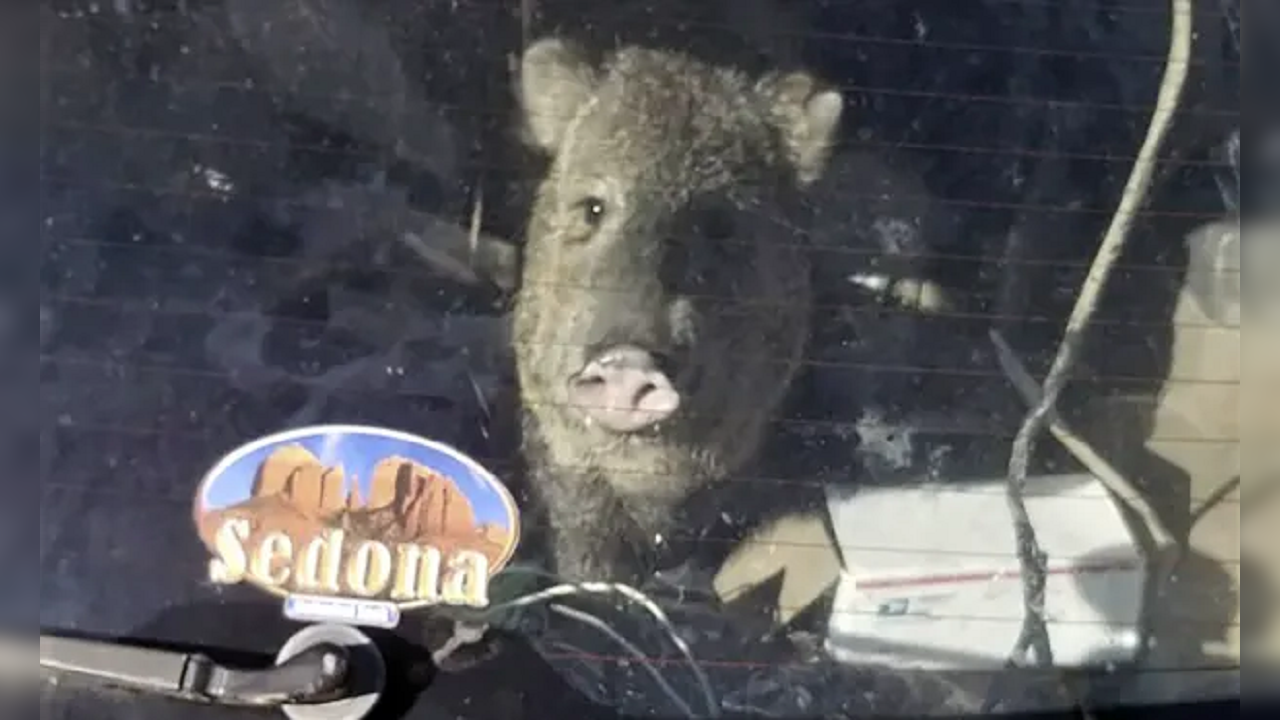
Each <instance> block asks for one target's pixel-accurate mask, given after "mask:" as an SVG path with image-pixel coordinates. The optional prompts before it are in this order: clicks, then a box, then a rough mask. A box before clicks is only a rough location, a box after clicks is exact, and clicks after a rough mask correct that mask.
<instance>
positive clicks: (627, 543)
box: [513, 37, 843, 581]
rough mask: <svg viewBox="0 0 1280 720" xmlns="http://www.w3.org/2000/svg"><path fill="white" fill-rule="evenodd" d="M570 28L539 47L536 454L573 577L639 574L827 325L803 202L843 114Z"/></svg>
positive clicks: (525, 326) (531, 399)
mask: <svg viewBox="0 0 1280 720" xmlns="http://www.w3.org/2000/svg"><path fill="white" fill-rule="evenodd" d="M589 57H590V56H589V55H588V54H587V53H586V51H584V50H583V48H582V47H581V46H580V45H577V44H575V43H573V42H570V41H566V40H563V39H560V38H556V37H552V38H546V39H542V40H539V41H537V42H535V43H534V44H532V45H531V46H530V47H529V49H528V50H527V51H526V53H525V54H524V56H523V62H522V68H521V76H520V82H519V88H518V91H519V94H520V97H521V101H522V103H523V109H524V114H525V118H526V121H527V124H528V131H529V136H530V138H531V141H532V142H534V143H536V144H537V146H539V147H540V148H541V149H543V150H544V151H545V152H546V153H547V154H548V155H549V156H550V157H551V163H550V169H549V171H548V174H547V175H546V177H545V179H544V180H543V181H542V182H541V184H540V186H539V188H538V191H537V194H536V198H535V200H534V204H533V208H532V212H531V216H530V221H529V226H528V232H527V236H526V245H525V251H524V253H525V257H524V268H523V271H522V279H521V287H520V289H519V291H518V293H517V296H516V302H515V308H514V315H513V342H514V343H515V346H516V350H515V354H516V370H517V378H518V381H519V384H520V392H521V400H522V405H523V412H524V422H523V433H524V441H523V442H524V444H525V460H526V462H527V464H528V475H529V480H530V483H531V486H532V488H533V489H534V490H535V492H536V493H538V494H539V495H540V498H541V500H542V504H543V506H544V509H545V511H546V512H547V514H548V516H549V517H548V520H549V525H550V531H551V538H550V540H551V543H552V547H553V556H554V561H555V565H556V570H557V572H558V574H560V575H561V576H563V577H566V578H570V579H578V580H582V579H601V580H602V579H614V580H624V581H626V580H629V581H635V580H637V579H639V578H640V577H643V576H644V575H646V574H647V572H648V571H649V570H652V569H653V565H654V562H655V561H656V559H657V549H658V546H660V545H661V544H662V538H664V537H668V536H669V533H670V532H671V531H678V530H680V529H682V528H681V522H682V521H681V519H680V518H679V517H678V511H679V508H680V507H681V505H682V503H683V501H684V500H685V499H686V498H687V497H688V496H689V495H690V494H691V493H693V492H694V491H695V490H698V489H700V488H703V487H705V486H707V485H708V484H710V483H714V482H716V481H718V480H722V479H726V478H727V476H728V475H729V474H730V473H732V472H734V471H735V470H737V469H739V468H741V467H743V466H744V465H745V463H746V462H747V461H748V460H749V459H750V458H751V457H752V455H753V453H754V452H755V451H756V449H757V446H758V445H759V443H760V440H761V437H762V433H763V431H764V429H765V427H766V424H767V421H768V419H769V417H770V414H771V413H772V412H773V411H774V410H775V408H776V407H777V406H778V404H779V403H780V401H781V400H782V399H783V398H784V396H785V395H786V393H787V391H788V388H789V385H790V383H791V381H792V378H793V376H794V375H795V373H796V370H797V367H798V365H799V364H800V361H801V356H802V353H803V351H804V347H805V343H806V338H807V336H808V327H809V322H808V318H809V313H810V307H809V301H808V300H809V296H810V280H809V263H808V257H807V254H806V247H805V233H804V231H803V226H804V215H805V212H804V207H805V202H804V192H805V190H806V188H808V187H809V186H811V185H812V184H813V183H814V182H815V181H816V180H817V179H818V178H819V177H820V176H821V174H822V171H823V168H824V165H825V163H826V161H827V158H828V154H829V146H830V144H831V143H832V141H833V139H834V135H835V134H836V132H837V127H838V125H839V120H840V115H841V111H842V107H843V104H842V99H841V96H840V94H839V93H838V92H836V91H832V90H824V89H821V88H819V86H818V83H817V81H816V80H815V79H814V78H813V77H811V76H810V75H809V74H807V73H805V72H803V71H791V72H781V71H778V72H764V73H758V74H757V73H749V72H746V71H744V70H742V69H741V68H740V67H736V66H730V65H720V64H716V63H713V62H709V61H707V60H700V59H695V58H694V57H693V56H691V55H686V54H683V53H680V52H674V51H667V50H655V49H647V48H643V47H639V46H623V47H621V48H619V49H617V50H616V51H614V52H612V53H609V54H607V55H605V56H604V57H603V59H601V60H599V61H593V60H592V59H589Z"/></svg>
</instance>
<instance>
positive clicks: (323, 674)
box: [40, 625, 385, 720]
mask: <svg viewBox="0 0 1280 720" xmlns="http://www.w3.org/2000/svg"><path fill="white" fill-rule="evenodd" d="M40 667H41V669H42V670H48V671H52V672H58V673H72V674H75V675H79V676H82V677H86V678H89V679H92V680H94V681H97V682H100V683H103V684H106V685H109V686H111V687H117V688H122V689H128V690H134V691H138V692H145V693H152V694H158V695H164V696H167V697H172V698H177V699H181V700H187V701H191V702H201V703H211V704H217V705H237V706H254V707H281V708H282V709H284V710H285V711H286V712H287V713H288V714H289V715H290V716H295V717H296V716H298V715H306V713H305V707H306V706H319V705H325V706H326V710H328V709H329V708H328V707H327V706H330V705H332V706H333V708H334V709H337V708H338V707H339V706H341V708H342V709H343V710H350V711H351V712H349V713H348V712H342V713H341V714H340V715H337V717H342V718H348V719H350V720H354V719H355V718H359V717H363V716H364V714H366V713H367V711H368V709H370V708H371V707H372V706H373V705H374V703H375V702H376V701H377V699H378V696H379V695H380V693H381V690H382V684H383V679H384V678H383V674H384V671H385V669H384V667H383V663H382V658H381V656H380V655H379V654H378V651H377V649H376V648H375V647H374V645H373V644H372V642H371V641H370V640H369V639H368V637H366V636H365V635H364V634H363V633H361V632H360V631H358V630H355V629H354V628H351V627H346V626H335V625H313V626H310V627H307V628H304V629H303V630H302V631H301V632H299V633H297V634H295V635H294V636H293V637H292V638H290V639H289V641H288V642H287V643H285V646H284V647H283V648H282V649H281V651H280V654H279V656H278V657H277V659H276V663H275V665H271V666H267V667H259V668H247V667H231V666H228V665H222V664H219V663H217V662H215V661H214V660H213V659H212V658H210V657H209V656H207V655H205V654H203V653H200V652H177V651H173V650H163V649H159V648H148V647H139V646H136V645H131V644H125V643H122V642H116V641H111V640H88V639H82V638H71V637H60V636H55V635H48V634H41V635H40ZM300 710H301V711H302V712H298V711H300ZM327 715H328V716H329V717H335V715H334V714H333V713H332V711H330V712H329V713H327Z"/></svg>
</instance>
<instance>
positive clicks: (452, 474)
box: [204, 430, 511, 529]
mask: <svg viewBox="0 0 1280 720" xmlns="http://www.w3.org/2000/svg"><path fill="white" fill-rule="evenodd" d="M286 445H301V446H303V447H304V448H306V449H307V450H309V451H311V453H312V454H313V455H315V456H316V457H317V458H319V459H320V462H321V463H323V464H325V465H327V466H330V467H333V466H335V465H342V468H343V474H344V476H345V478H346V481H347V483H348V485H347V487H348V488H349V487H350V483H351V480H352V478H353V477H354V478H356V480H357V482H358V484H359V486H360V497H365V498H367V497H369V479H370V477H371V476H372V475H373V469H374V467H376V466H377V464H378V463H379V462H381V461H382V460H384V459H386V458H388V457H391V456H393V455H398V456H401V457H407V458H409V459H411V460H414V461H416V462H418V463H421V464H422V465H424V466H426V467H428V468H431V469H433V470H435V471H436V472H438V473H440V474H442V475H445V476H447V477H449V478H451V479H452V480H453V481H454V482H455V483H457V485H458V488H459V489H460V490H461V491H462V492H463V494H465V495H466V496H467V498H468V499H469V500H470V501H471V505H472V507H473V508H474V509H475V513H476V519H477V520H478V521H479V522H482V523H495V524H497V525H499V526H501V527H504V528H507V529H510V528H511V518H509V517H508V516H507V513H508V508H507V505H506V503H505V502H504V500H503V496H502V494H501V493H500V491H499V490H496V489H495V488H493V487H492V486H491V485H490V484H489V482H488V481H487V480H486V479H485V477H484V476H481V475H477V473H474V472H472V470H471V469H470V468H469V467H468V466H467V465H466V464H465V463H463V462H461V461H460V460H458V459H457V458H456V457H454V456H453V455H451V454H449V453H447V452H442V451H440V450H438V449H436V448H434V447H430V446H427V445H422V444H419V443H416V442H413V441H411V440H408V439H402V438H397V437H386V436H383V435H378V434H374V433H372V432H353V431H350V430H343V431H324V432H320V431H317V432H316V433H314V434H310V435H300V436H295V437H290V438H287V439H281V440H279V441H277V442H273V443H270V444H266V445H263V446H262V447H259V448H255V449H254V450H253V451H252V452H249V453H246V454H245V455H243V456H242V457H239V458H237V459H236V460H235V462H233V463H232V464H231V465H228V466H227V467H226V468H225V469H224V470H223V471H222V472H221V473H220V474H219V475H218V476H217V477H214V478H209V481H208V483H207V484H206V485H205V491H204V503H205V507H206V508H208V509H216V508H222V507H226V506H228V505H233V504H235V503H238V502H240V501H242V500H247V499H248V498H249V492H250V489H251V488H252V485H253V478H254V475H255V474H256V473H257V471H258V466H259V465H260V464H261V463H262V461H263V460H265V459H266V457H267V456H268V455H270V454H271V453H272V452H274V451H275V450H277V449H279V448H281V447H284V446H286Z"/></svg>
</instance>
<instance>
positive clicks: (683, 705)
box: [547, 603, 718, 717]
mask: <svg viewBox="0 0 1280 720" xmlns="http://www.w3.org/2000/svg"><path fill="white" fill-rule="evenodd" d="M547 607H548V609H550V610H551V612H553V613H556V614H558V615H563V616H564V617H567V618H570V619H573V620H577V621H578V622H580V623H582V624H584V625H588V626H590V627H592V628H594V629H596V630H598V631H600V632H601V633H603V634H604V635H607V636H609V637H610V638H611V639H612V640H613V641H614V642H616V643H618V645H621V646H622V648H623V649H624V650H626V651H627V653H629V654H630V655H631V656H632V657H633V658H635V660H636V662H637V663H639V664H640V667H643V668H644V669H645V672H647V673H649V677H651V678H653V681H654V682H655V683H657V684H658V687H660V688H662V691H663V692H664V693H666V695H667V697H669V698H671V702H673V703H675V704H676V706H677V707H679V708H680V710H681V711H682V712H683V713H684V714H685V715H686V716H687V717H696V715H695V714H694V712H693V708H691V707H689V703H687V702H685V701H684V698H682V697H680V693H678V692H676V690H675V688H673V687H671V683H669V682H667V679H666V678H665V677H663V675H662V672H661V671H660V670H658V668H656V667H654V666H653V663H651V662H649V658H648V657H647V656H646V655H645V654H644V653H643V652H642V651H641V650H640V648H638V647H636V646H635V645H633V644H632V643H631V641H629V640H627V639H626V638H625V637H623V636H622V634H621V633H619V632H618V631H617V630H614V629H613V628H612V627H610V626H609V623H607V622H605V621H604V620H601V619H600V618H598V617H596V616H595V615H592V614H591V613H588V612H583V611H581V610H576V609H574V608H571V607H565V606H564V605H561V604H559V603H551V604H549V605H548V606H547ZM717 714H718V713H717Z"/></svg>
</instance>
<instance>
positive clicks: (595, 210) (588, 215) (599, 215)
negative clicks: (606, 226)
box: [579, 197, 606, 228]
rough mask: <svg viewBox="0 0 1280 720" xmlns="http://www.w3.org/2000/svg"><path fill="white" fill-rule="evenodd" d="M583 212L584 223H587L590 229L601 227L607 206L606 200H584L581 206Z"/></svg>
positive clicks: (594, 198) (592, 198) (595, 198)
mask: <svg viewBox="0 0 1280 720" xmlns="http://www.w3.org/2000/svg"><path fill="white" fill-rule="evenodd" d="M579 209H580V210H581V211H582V222H584V223H586V225H587V227H589V228H596V227H599V226H600V222H601V221H602V220H604V213H605V209H606V208H605V204H604V200H601V199H600V198H598V197H589V198H586V199H584V200H583V201H582V202H581V203H580V206H579Z"/></svg>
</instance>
